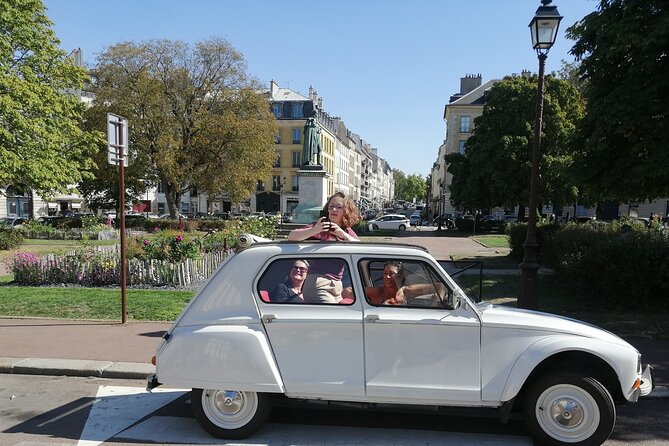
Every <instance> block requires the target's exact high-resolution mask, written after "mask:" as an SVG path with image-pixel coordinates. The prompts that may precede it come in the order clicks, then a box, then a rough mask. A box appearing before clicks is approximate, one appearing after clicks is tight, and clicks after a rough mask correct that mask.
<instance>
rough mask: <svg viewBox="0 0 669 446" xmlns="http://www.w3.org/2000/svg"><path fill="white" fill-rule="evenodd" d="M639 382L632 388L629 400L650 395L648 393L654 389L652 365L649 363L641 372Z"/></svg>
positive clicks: (633, 400)
mask: <svg viewBox="0 0 669 446" xmlns="http://www.w3.org/2000/svg"><path fill="white" fill-rule="evenodd" d="M640 379H641V382H640V383H639V385H638V387H636V388H635V389H634V391H633V392H632V395H631V397H630V401H632V402H636V401H638V400H639V397H642V396H646V395H650V393H651V392H652V391H653V389H655V380H654V379H653V367H652V366H651V365H650V364H647V365H646V368H645V369H644V370H643V372H642V373H641V378H640Z"/></svg>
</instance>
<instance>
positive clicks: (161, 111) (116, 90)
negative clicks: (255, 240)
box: [92, 38, 276, 215]
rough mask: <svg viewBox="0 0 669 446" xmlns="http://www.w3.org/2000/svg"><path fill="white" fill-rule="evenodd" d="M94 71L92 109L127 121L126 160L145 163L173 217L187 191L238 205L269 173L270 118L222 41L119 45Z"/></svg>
mask: <svg viewBox="0 0 669 446" xmlns="http://www.w3.org/2000/svg"><path fill="white" fill-rule="evenodd" d="M94 74H95V80H96V82H95V94H96V100H95V105H96V107H95V109H94V110H93V111H92V112H93V113H106V112H107V111H111V112H114V113H117V114H119V115H122V116H125V117H127V118H128V125H129V128H130V136H129V138H130V144H131V154H132V157H133V158H135V159H141V160H145V161H143V162H146V165H145V166H144V168H145V169H147V175H148V176H149V177H151V176H154V175H155V178H156V179H157V181H158V182H159V183H160V184H161V186H162V190H163V192H164V193H165V195H166V198H167V203H168V206H169V209H170V213H171V214H173V215H176V213H178V211H179V208H180V199H181V195H182V194H183V193H184V192H186V191H187V190H189V189H190V190H192V189H193V188H197V191H198V192H201V193H206V194H208V195H209V196H216V195H218V194H222V193H224V192H225V193H227V194H228V196H229V197H230V198H231V199H232V200H233V201H240V200H242V199H245V198H247V197H248V195H249V194H250V193H251V192H252V191H253V189H254V187H255V185H256V183H257V180H258V179H262V178H265V176H266V175H269V172H270V170H271V167H272V164H273V162H274V160H275V158H276V154H275V151H274V134H275V131H276V121H275V119H274V116H273V115H272V114H271V112H270V107H269V103H268V100H267V98H266V97H265V96H264V95H262V94H261V93H260V87H259V85H258V83H257V82H256V81H254V80H253V79H251V78H249V76H248V75H247V73H246V64H245V62H244V59H243V57H242V55H241V54H240V53H239V52H237V51H236V50H235V49H234V48H233V47H232V46H230V44H229V43H228V42H227V41H225V40H223V39H220V38H211V39H209V40H205V41H202V42H199V43H197V44H195V45H189V44H186V43H183V42H178V41H176V42H175V41H168V40H153V41H148V42H142V43H134V42H124V43H119V44H117V45H114V46H112V47H111V48H109V49H107V50H106V51H105V52H104V53H102V54H101V55H100V56H99V58H98V61H97V65H96V67H95V69H94ZM144 157H145V158H144ZM133 158H131V160H132V159H133ZM131 162H132V161H131Z"/></svg>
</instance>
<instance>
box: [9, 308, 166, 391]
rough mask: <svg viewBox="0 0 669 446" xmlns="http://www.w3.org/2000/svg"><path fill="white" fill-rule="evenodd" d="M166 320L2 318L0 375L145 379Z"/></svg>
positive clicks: (151, 368)
mask: <svg viewBox="0 0 669 446" xmlns="http://www.w3.org/2000/svg"><path fill="white" fill-rule="evenodd" d="M170 326H171V324H169V323H159V322H156V323H153V322H128V323H126V324H121V323H120V322H109V321H104V322H103V321H101V322H96V321H78V320H76V321H75V320H73V321H68V320H60V319H23V318H21V319H0V339H2V344H1V345H2V347H1V349H0V355H1V356H0V373H21V374H36V375H69V376H98V377H103V378H127V379H144V378H146V376H147V375H149V374H151V373H154V371H155V367H154V366H153V365H152V364H151V357H152V356H153V355H154V354H155V350H156V348H157V347H158V345H159V343H160V341H161V336H162V335H163V334H164V333H165V331H167V329H168V328H169V327H170Z"/></svg>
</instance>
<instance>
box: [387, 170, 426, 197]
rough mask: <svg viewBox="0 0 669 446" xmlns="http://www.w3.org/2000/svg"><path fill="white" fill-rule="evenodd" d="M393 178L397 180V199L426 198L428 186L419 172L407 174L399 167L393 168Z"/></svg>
mask: <svg viewBox="0 0 669 446" xmlns="http://www.w3.org/2000/svg"><path fill="white" fill-rule="evenodd" d="M393 179H394V180H395V199H396V200H405V201H413V200H414V198H415V199H416V200H417V201H421V200H423V199H424V198H425V194H426V187H425V179H424V178H423V177H422V176H421V175H418V174H411V175H406V174H405V173H404V172H402V171H401V170H399V169H393Z"/></svg>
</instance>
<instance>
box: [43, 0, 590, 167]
mask: <svg viewBox="0 0 669 446" xmlns="http://www.w3.org/2000/svg"><path fill="white" fill-rule="evenodd" d="M44 3H45V5H46V7H47V8H48V11H47V14H48V16H49V17H50V18H51V20H52V21H53V22H54V28H55V31H56V34H57V36H58V38H59V39H60V40H61V43H62V48H63V49H65V50H67V51H71V50H73V49H75V48H81V49H82V50H83V52H84V61H85V62H86V63H87V64H93V63H94V62H95V57H96V55H97V54H99V53H100V52H101V51H102V50H103V49H104V48H106V47H108V46H111V45H114V44H116V43H118V42H122V41H142V40H148V39H155V38H165V39H172V40H183V41H186V42H197V41H199V40H202V39H206V38H208V37H211V36H220V37H223V38H225V39H227V40H228V41H229V42H230V43H231V44H232V45H233V46H234V47H235V48H236V49H237V50H239V51H240V52H241V53H242V54H243V55H244V57H245V58H246V61H247V64H248V71H249V73H250V74H251V75H252V76H254V77H256V78H257V79H259V80H260V81H261V82H262V83H263V84H264V85H267V86H269V82H270V80H271V79H274V80H276V81H277V83H278V84H279V85H280V86H282V87H290V88H291V89H293V90H296V91H298V92H301V93H302V94H305V95H306V93H307V91H308V90H309V86H310V85H312V86H313V87H314V88H315V89H316V91H317V92H318V94H319V95H320V96H321V97H322V98H323V103H324V109H325V111H326V112H327V113H329V114H330V115H331V116H340V117H341V118H342V119H343V120H344V122H345V123H346V125H347V127H348V128H349V129H350V130H351V131H353V132H355V133H357V134H359V135H360V136H361V137H363V138H364V139H365V140H367V141H368V142H370V143H371V144H372V146H373V147H376V148H378V150H379V155H380V156H381V157H383V158H385V159H386V160H387V161H388V162H389V163H390V166H391V167H392V168H397V169H400V170H402V171H404V172H405V173H406V174H413V173H417V174H420V175H422V176H425V175H427V174H428V173H429V172H430V168H431V166H432V163H434V161H435V160H436V157H437V150H438V148H439V145H440V144H441V143H442V141H443V140H444V138H445V136H446V126H445V124H444V121H443V119H442V116H443V111H444V105H445V104H446V103H447V102H448V98H449V97H450V96H451V95H452V94H454V93H457V92H458V91H459V88H460V77H463V76H465V75H466V74H478V73H480V74H481V75H482V77H483V82H485V81H487V80H490V79H499V78H502V77H503V76H505V75H509V74H512V73H520V72H521V71H522V70H523V69H528V70H530V71H532V72H536V71H537V70H538V61H537V57H536V53H535V52H534V50H532V48H531V40H530V33H529V29H528V27H527V25H528V24H529V22H530V20H531V19H532V17H533V16H534V13H535V11H536V9H537V7H538V6H539V5H540V1H539V0H533V1H529V0H506V1H503V0H411V1H410V0H403V1H399V0H329V1H325V0H312V1H297V0H282V1H273V0H189V1H187V0H179V1H176V0H113V1H110V0H44ZM553 4H554V5H556V6H557V7H558V10H559V12H560V13H561V14H562V15H563V16H564V19H563V20H562V24H561V26H560V35H559V37H558V40H557V42H556V44H555V46H554V47H553V48H552V49H551V51H550V54H549V55H548V60H547V63H546V71H547V72H550V71H555V70H558V69H559V68H560V66H561V61H562V60H566V61H569V62H571V61H573V57H572V56H570V55H569V54H568V51H569V49H570V48H571V47H572V45H573V42H572V41H570V40H567V39H566V38H565V37H564V31H565V29H566V28H567V27H569V26H571V25H572V24H574V23H575V22H576V21H578V20H580V19H581V18H583V17H584V16H585V15H587V14H589V13H590V12H592V11H594V10H595V9H596V7H597V2H596V1H594V0H554V2H553Z"/></svg>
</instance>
